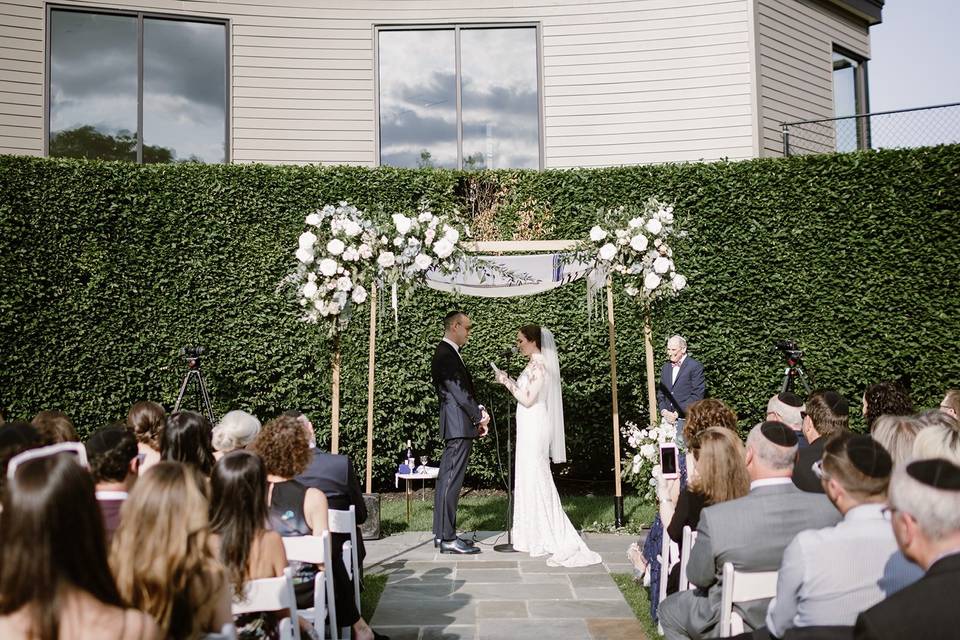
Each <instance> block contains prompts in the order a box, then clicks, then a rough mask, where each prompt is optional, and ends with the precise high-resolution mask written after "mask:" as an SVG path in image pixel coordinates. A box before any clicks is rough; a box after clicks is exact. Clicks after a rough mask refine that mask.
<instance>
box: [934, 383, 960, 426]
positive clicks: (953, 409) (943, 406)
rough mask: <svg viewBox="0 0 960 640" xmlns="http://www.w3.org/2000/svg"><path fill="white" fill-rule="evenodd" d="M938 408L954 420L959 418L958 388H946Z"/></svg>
mask: <svg viewBox="0 0 960 640" xmlns="http://www.w3.org/2000/svg"><path fill="white" fill-rule="evenodd" d="M939 408H940V411H942V412H944V413H945V414H947V415H948V416H950V417H951V418H953V419H954V420H960V389H947V395H945V396H944V397H943V400H942V401H941V402H940V407H939Z"/></svg>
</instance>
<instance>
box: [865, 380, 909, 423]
mask: <svg viewBox="0 0 960 640" xmlns="http://www.w3.org/2000/svg"><path fill="white" fill-rule="evenodd" d="M912 413H913V403H912V402H911V401H910V394H909V393H908V392H907V390H906V389H904V388H903V385H901V384H900V383H899V382H878V383H876V384H871V385H870V386H868V387H867V390H866V391H864V393H863V420H864V422H866V423H867V431H870V432H873V425H874V422H876V420H877V418H879V417H880V416H909V415H911V414H912Z"/></svg>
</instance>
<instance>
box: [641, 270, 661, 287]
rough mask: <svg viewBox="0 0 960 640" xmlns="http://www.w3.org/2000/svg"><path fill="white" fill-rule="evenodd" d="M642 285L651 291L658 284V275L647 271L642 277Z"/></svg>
mask: <svg viewBox="0 0 960 640" xmlns="http://www.w3.org/2000/svg"><path fill="white" fill-rule="evenodd" d="M643 286H644V288H646V289H649V290H650V291H653V290H654V289H656V288H657V287H659V286H660V276H658V275H657V274H655V273H648V274H647V277H646V278H644V279H643Z"/></svg>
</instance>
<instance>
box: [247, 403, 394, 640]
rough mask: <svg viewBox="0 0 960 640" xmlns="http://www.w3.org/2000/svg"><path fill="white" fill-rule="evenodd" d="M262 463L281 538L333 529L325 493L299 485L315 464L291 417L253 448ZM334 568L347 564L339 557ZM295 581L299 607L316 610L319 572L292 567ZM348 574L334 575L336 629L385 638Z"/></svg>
mask: <svg viewBox="0 0 960 640" xmlns="http://www.w3.org/2000/svg"><path fill="white" fill-rule="evenodd" d="M251 448H252V450H253V451H254V452H255V453H257V454H259V455H260V457H261V458H263V463H264V466H265V467H266V469H267V482H268V484H269V490H268V494H267V504H268V506H269V508H270V524H271V526H272V527H273V530H274V531H276V532H277V533H279V534H280V535H281V536H285V537H286V536H309V535H320V534H321V533H322V532H323V531H326V530H328V529H329V527H328V525H327V498H326V496H324V495H323V492H322V491H319V490H318V489H311V488H309V487H305V486H304V485H302V484H300V483H299V482H297V481H296V480H294V478H295V477H296V476H298V475H300V474H301V473H303V472H304V471H305V470H306V468H307V466H308V465H309V464H310V460H311V458H312V456H311V454H310V444H309V441H308V440H307V434H306V432H305V431H304V428H303V425H302V424H301V423H300V421H299V420H298V419H296V418H293V417H291V416H286V415H284V416H280V417H279V418H274V419H273V420H271V421H269V422H268V423H266V424H265V425H263V429H261V430H260V433H259V434H258V435H257V438H256V440H254V441H253V445H252V446H251ZM332 561H333V563H334V564H337V563H340V564H342V563H343V559H342V558H341V557H339V556H337V555H334V556H333V558H332ZM291 566H292V567H293V568H294V570H295V572H296V575H295V576H294V590H295V591H296V594H297V606H298V607H301V608H305V609H306V608H309V607H311V606H313V582H314V577H315V576H316V574H317V567H316V566H314V565H307V564H303V563H291ZM345 576H346V569H344V570H343V571H334V572H333V580H334V594H335V598H336V606H337V624H338V625H340V626H341V627H353V635H354V637H355V638H357V639H358V640H373V639H374V638H383V636H380V635H379V634H376V633H375V632H374V631H373V629H371V628H370V626H369V625H368V624H367V622H366V620H364V619H363V618H362V617H361V616H360V612H359V611H358V610H357V605H356V602H354V599H353V583H351V582H350V581H349V580H347V581H346V582H344V581H343V578H344V577H345Z"/></svg>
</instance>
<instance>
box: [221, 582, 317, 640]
mask: <svg viewBox="0 0 960 640" xmlns="http://www.w3.org/2000/svg"><path fill="white" fill-rule="evenodd" d="M283 609H287V610H289V612H290V613H289V615H287V616H284V617H283V618H282V619H281V620H280V638H281V639H282V640H300V625H299V624H298V623H297V596H296V595H295V594H294V592H293V571H292V570H291V569H290V567H287V568H286V569H284V570H283V575H282V576H280V577H279V578H261V579H260V580H250V581H249V582H247V583H246V584H244V588H243V597H240V598H234V600H233V603H232V605H231V610H232V613H233V615H234V616H238V615H240V614H243V613H255V612H261V611H280V610H283Z"/></svg>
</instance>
